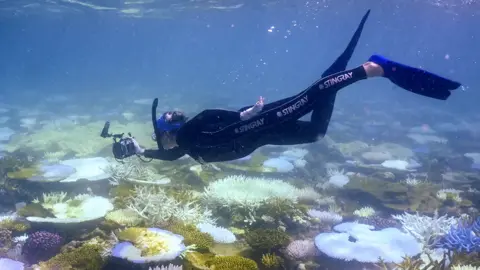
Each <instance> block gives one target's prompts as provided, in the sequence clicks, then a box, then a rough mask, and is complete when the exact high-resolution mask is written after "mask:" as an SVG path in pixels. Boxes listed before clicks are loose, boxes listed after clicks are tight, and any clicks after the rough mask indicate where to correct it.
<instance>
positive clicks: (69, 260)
mask: <svg viewBox="0 0 480 270" xmlns="http://www.w3.org/2000/svg"><path fill="white" fill-rule="evenodd" d="M102 251H103V248H102V246H101V245H95V244H84V245H82V246H81V247H79V248H77V249H74V250H71V251H67V252H63V253H60V254H58V255H56V256H55V257H53V258H51V259H50V260H48V261H46V262H40V263H39V267H40V270H50V269H57V270H76V269H82V270H98V269H102V267H103V265H104V263H105V261H104V259H103V258H102V256H101V254H102Z"/></svg>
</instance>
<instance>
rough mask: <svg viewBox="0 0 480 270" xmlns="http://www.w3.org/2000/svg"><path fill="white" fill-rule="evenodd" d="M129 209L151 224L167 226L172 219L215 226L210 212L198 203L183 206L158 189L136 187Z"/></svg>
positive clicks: (130, 199)
mask: <svg viewBox="0 0 480 270" xmlns="http://www.w3.org/2000/svg"><path fill="white" fill-rule="evenodd" d="M127 207H128V208H129V209H131V210H133V211H135V212H136V213H137V214H138V215H139V216H141V217H142V218H144V219H145V220H146V221H147V222H148V223H149V224H166V223H168V222H170V220H171V219H172V218H175V219H176V220H178V221H181V222H183V223H186V224H198V223H210V224H215V219H214V218H213V216H212V212H211V211H210V210H208V209H206V208H202V207H201V206H200V205H199V204H196V203H184V204H182V203H180V202H178V201H176V200H175V199H173V198H171V197H169V196H167V194H166V192H165V190H163V189H161V188H158V187H151V186H136V187H135V195H133V196H130V197H129V199H128V203H127Z"/></svg>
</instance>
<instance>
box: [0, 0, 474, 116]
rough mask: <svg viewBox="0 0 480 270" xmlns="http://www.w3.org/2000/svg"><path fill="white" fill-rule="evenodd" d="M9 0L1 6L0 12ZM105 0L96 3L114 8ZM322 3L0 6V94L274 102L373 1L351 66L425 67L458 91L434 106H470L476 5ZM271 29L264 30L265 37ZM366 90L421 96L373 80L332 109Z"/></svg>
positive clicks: (304, 77)
mask: <svg viewBox="0 0 480 270" xmlns="http://www.w3.org/2000/svg"><path fill="white" fill-rule="evenodd" d="M9 2H11V1H7V2H1V3H0V4H1V8H6V7H7V6H8V5H9ZM115 2H116V1H104V2H100V3H102V4H99V3H96V4H97V5H100V6H106V7H112V6H115V5H114V4H115ZM320 2H321V3H318V4H316V3H309V2H308V1H294V2H292V3H290V4H286V3H282V2H278V3H277V4H271V5H270V6H268V7H266V6H263V5H261V4H260V3H258V4H245V5H244V6H243V7H241V8H238V9H235V10H233V11H222V10H217V9H210V10H208V9H207V10H205V9H202V8H201V5H202V4H201V2H199V4H198V5H199V7H198V8H197V9H192V8H189V9H186V10H185V11H182V12H179V11H175V10H174V9H173V8H171V7H170V8H169V7H168V5H167V4H165V6H164V7H163V6H162V5H161V4H157V6H159V7H158V8H164V9H165V11H164V13H165V14H169V13H170V14H171V16H172V18H171V19H160V18H149V17H148V15H145V17H146V18H126V17H122V16H120V15H119V12H118V11H110V10H95V9H92V8H88V7H85V6H82V5H78V4H73V3H69V4H68V3H63V4H62V5H63V6H70V7H71V8H75V10H76V11H75V12H74V11H70V10H65V11H62V12H51V11H48V10H43V11H42V9H41V7H36V8H30V9H29V8H23V9H20V7H17V9H19V10H22V11H21V12H20V11H17V13H13V12H12V11H10V10H6V11H3V12H2V13H0V14H1V15H0V16H2V17H1V18H2V19H1V25H0V35H1V37H2V42H1V44H0V58H1V59H2V63H1V65H0V86H1V88H0V89H1V90H0V91H1V93H2V100H3V99H5V100H8V101H9V102H14V103H16V102H19V103H22V102H25V103H27V104H29V106H31V105H32V104H31V102H33V101H35V102H38V101H39V100H41V99H42V97H45V96H50V95H66V96H72V97H75V98H80V99H73V100H70V102H74V103H76V104H78V103H80V104H79V105H80V106H82V103H81V102H99V103H101V101H100V100H101V99H102V98H114V99H115V98H116V97H121V98H122V99H136V98H151V97H153V96H163V95H169V94H171V93H176V94H179V95H188V97H189V98H190V97H191V98H193V97H201V99H197V100H196V101H198V102H200V104H202V103H218V104H219V105H222V104H225V103H228V102H234V101H233V100H232V101H229V99H230V98H231V97H232V96H235V97H236V99H235V100H236V102H235V103H236V104H237V103H239V104H238V105H240V104H241V103H240V102H252V101H253V100H255V99H256V97H257V96H258V95H264V96H265V97H267V99H268V100H272V99H276V98H278V97H281V96H286V95H289V94H293V93H295V92H297V91H299V90H301V89H302V88H304V87H306V86H308V85H309V84H310V83H311V82H313V81H314V80H316V79H318V77H319V74H321V72H322V71H323V69H324V68H326V67H327V66H328V65H329V64H330V63H331V62H332V61H333V60H334V59H335V58H336V56H337V55H338V54H339V52H341V50H343V48H344V47H345V46H346V43H347V41H348V39H349V37H350V36H351V34H352V32H353V31H354V29H355V27H356V25H357V23H358V22H359V20H360V18H361V16H362V15H363V14H364V12H365V11H366V10H367V9H368V8H371V9H372V14H371V17H370V19H369V21H368V23H367V25H366V28H365V31H364V33H363V36H362V39H361V40H360V43H359V46H358V47H357V50H356V53H355V54H354V56H353V59H352V61H351V65H350V66H352V67H353V66H355V65H358V64H360V63H362V61H365V60H366V59H367V58H368V56H370V55H371V54H372V53H381V54H384V55H386V56H388V57H391V58H394V59H397V60H400V61H403V62H405V63H409V64H412V65H415V66H422V67H425V68H428V69H430V70H433V71H435V72H437V73H440V74H443V75H447V76H449V77H452V78H455V79H456V80H459V81H461V82H462V83H463V84H464V85H465V87H466V91H465V92H461V91H458V92H460V93H458V94H456V95H455V96H454V97H453V98H452V99H451V102H449V103H438V102H433V103H434V104H436V106H439V108H441V109H442V108H445V106H448V107H454V109H460V110H464V109H466V108H470V107H469V106H465V105H471V106H472V107H471V109H474V106H475V105H476V102H475V101H474V100H476V98H475V97H478V95H479V94H477V93H476V91H475V89H476V88H478V84H479V82H478V80H477V79H476V74H477V72H476V70H477V69H478V59H480V52H479V50H478V49H476V48H478V44H480V40H479V39H480V37H479V36H478V29H476V27H472V26H474V25H478V23H479V22H480V19H479V17H478V16H479V14H478V11H475V10H474V9H475V7H478V4H470V5H465V6H456V7H452V8H445V7H437V6H434V5H432V4H429V3H422V2H420V1H416V2H415V3H410V2H411V1H362V2H363V3H354V2H353V1H346V2H345V1H342V2H337V3H335V1H320ZM187 4H188V3H185V5H187ZM12 5H13V4H12ZM179 5H181V4H179ZM204 5H205V6H207V4H206V3H204ZM16 6H21V5H16ZM40 6H41V5H40ZM50 8H51V7H50ZM477 10H478V9H477ZM272 26H273V27H275V28H274V31H273V32H268V30H269V29H270V28H271V27H272ZM447 55H448V57H449V59H448V60H446V56H447ZM371 94H374V95H377V97H379V99H386V100H385V101H386V102H387V103H388V102H393V101H394V100H395V101H396V102H398V101H399V99H402V100H403V99H405V100H407V101H406V103H405V104H407V103H408V102H411V101H421V102H422V104H425V103H429V102H430V100H428V101H427V100H424V99H423V98H421V99H420V98H417V97H415V96H413V95H410V94H408V93H407V94H406V93H402V92H401V91H398V90H397V91H392V90H391V87H390V84H389V83H388V82H386V81H372V82H362V83H360V84H357V85H355V86H351V87H349V89H348V90H345V91H342V94H341V98H339V100H338V104H339V106H341V105H340V104H342V103H345V102H349V101H352V102H353V101H355V102H358V98H359V97H361V98H362V99H364V98H365V97H366V96H369V95H371ZM19 96H21V99H20V97H19ZM207 96H208V98H207ZM29 98H32V100H29ZM19 99H20V100H19ZM186 99H188V98H186ZM118 102H120V101H118ZM186 102H188V100H186ZM402 102H403V101H402ZM460 104H461V105H462V108H456V107H457V106H460ZM25 105H26V104H25ZM181 105H182V104H178V106H181Z"/></svg>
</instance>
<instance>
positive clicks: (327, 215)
mask: <svg viewBox="0 0 480 270" xmlns="http://www.w3.org/2000/svg"><path fill="white" fill-rule="evenodd" d="M307 214H308V215H309V216H310V217H311V218H312V219H314V220H316V221H319V222H322V223H325V224H337V223H340V222H342V220H343V217H342V216H341V215H339V214H337V213H334V212H327V211H319V210H315V209H310V210H308V211H307Z"/></svg>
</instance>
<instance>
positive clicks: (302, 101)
mask: <svg viewBox="0 0 480 270" xmlns="http://www.w3.org/2000/svg"><path fill="white" fill-rule="evenodd" d="M307 102H308V96H307V95H305V96H304V97H302V98H301V99H300V100H299V101H297V102H295V103H294V104H293V105H290V106H288V107H287V108H285V109H283V110H281V111H278V112H277V116H278V117H283V116H286V115H289V114H291V113H292V112H294V111H296V110H298V109H299V108H300V107H302V106H303V105H305V104H306V103H307Z"/></svg>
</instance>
